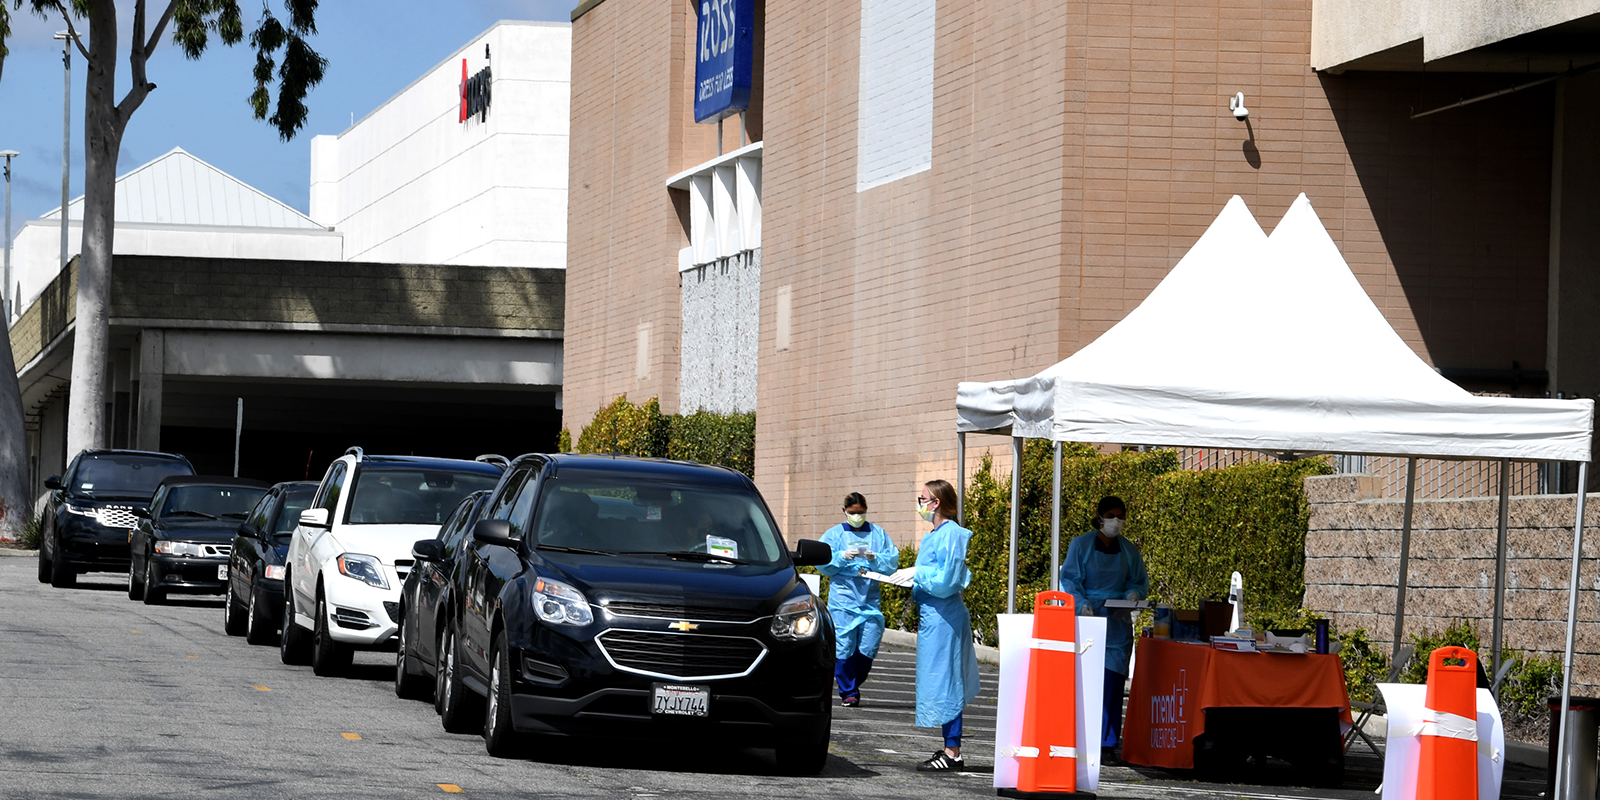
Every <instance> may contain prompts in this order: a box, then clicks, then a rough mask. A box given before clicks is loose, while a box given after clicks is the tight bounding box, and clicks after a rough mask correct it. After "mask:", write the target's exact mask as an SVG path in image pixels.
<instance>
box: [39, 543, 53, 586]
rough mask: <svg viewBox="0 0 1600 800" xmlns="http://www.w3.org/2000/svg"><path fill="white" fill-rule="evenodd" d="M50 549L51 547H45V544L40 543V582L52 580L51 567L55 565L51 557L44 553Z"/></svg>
mask: <svg viewBox="0 0 1600 800" xmlns="http://www.w3.org/2000/svg"><path fill="white" fill-rule="evenodd" d="M48 549H50V548H48V547H45V546H44V545H43V544H41V545H39V582H40V583H49V582H50V569H51V567H52V566H54V565H53V564H52V563H51V561H50V559H48V558H45V557H44V553H45V551H46V550H48Z"/></svg>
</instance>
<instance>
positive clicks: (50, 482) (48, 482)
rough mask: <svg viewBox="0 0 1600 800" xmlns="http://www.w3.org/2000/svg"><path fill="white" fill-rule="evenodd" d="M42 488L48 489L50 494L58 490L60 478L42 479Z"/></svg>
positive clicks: (58, 476) (57, 476)
mask: <svg viewBox="0 0 1600 800" xmlns="http://www.w3.org/2000/svg"><path fill="white" fill-rule="evenodd" d="M44 488H46V489H49V490H50V491H52V492H53V491H56V490H58V489H60V488H61V476H60V475H51V476H50V477H48V478H45V479H44Z"/></svg>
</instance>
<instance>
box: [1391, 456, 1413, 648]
mask: <svg viewBox="0 0 1600 800" xmlns="http://www.w3.org/2000/svg"><path fill="white" fill-rule="evenodd" d="M1416 499H1417V459H1416V458H1415V457H1413V458H1409V459H1406V513H1405V520H1404V521H1403V522H1401V523H1400V586H1399V591H1397V592H1396V593H1395V599H1394V649H1393V651H1392V652H1391V654H1390V656H1389V659H1390V661H1391V662H1393V660H1394V659H1395V658H1398V657H1399V656H1400V642H1401V638H1400V637H1401V636H1403V635H1404V634H1405V630H1406V573H1407V571H1409V570H1410V569H1411V511H1412V508H1413V507H1414V506H1415V505H1416Z"/></svg>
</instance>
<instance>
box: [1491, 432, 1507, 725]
mask: <svg viewBox="0 0 1600 800" xmlns="http://www.w3.org/2000/svg"><path fill="white" fill-rule="evenodd" d="M1510 516H1511V461H1510V460H1508V459H1503V458H1502V459H1500V531H1499V536H1498V537H1497V538H1496V540H1495V546H1494V639H1493V644H1491V645H1490V647H1489V654H1490V655H1489V665H1490V669H1489V675H1490V676H1491V678H1492V677H1493V676H1497V675H1499V674H1500V640H1501V639H1502V638H1503V637H1504V631H1505V619H1506V522H1507V520H1508V519H1509V517H1510ZM1499 697H1500V687H1499V686H1496V687H1495V698H1496V699H1499Z"/></svg>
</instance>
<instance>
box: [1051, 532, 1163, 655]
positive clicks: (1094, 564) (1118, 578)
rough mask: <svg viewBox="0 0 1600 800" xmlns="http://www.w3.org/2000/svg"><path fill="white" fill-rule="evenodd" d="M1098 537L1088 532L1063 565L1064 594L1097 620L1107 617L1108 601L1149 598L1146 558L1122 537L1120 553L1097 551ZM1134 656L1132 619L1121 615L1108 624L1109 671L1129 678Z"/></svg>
mask: <svg viewBox="0 0 1600 800" xmlns="http://www.w3.org/2000/svg"><path fill="white" fill-rule="evenodd" d="M1097 535H1098V534H1097V533H1096V532H1095V531H1089V532H1088V533H1085V534H1083V535H1081V536H1079V537H1078V538H1076V539H1073V540H1072V544H1069V545H1067V557H1066V558H1064V559H1062V561H1061V591H1063V592H1069V593H1071V594H1072V599H1073V602H1074V603H1076V604H1078V605H1079V606H1083V605H1088V606H1089V607H1090V608H1091V609H1093V610H1094V615H1095V616H1097V617H1106V616H1108V615H1107V614H1106V601H1107V600H1110V599H1113V598H1117V599H1121V598H1123V597H1127V596H1128V593H1129V592H1137V593H1138V594H1139V596H1140V597H1141V598H1143V597H1149V596H1150V573H1148V572H1146V571H1145V568H1144V557H1143V556H1141V555H1139V548H1138V547H1135V546H1134V544H1133V542H1130V541H1128V539H1127V537H1122V539H1121V541H1120V545H1121V547H1122V552H1121V553H1102V552H1100V551H1099V550H1096V549H1094V540H1095V537H1096V536H1097ZM1132 655H1133V619H1132V616H1131V615H1128V614H1120V615H1117V616H1115V617H1110V618H1108V619H1107V620H1106V669H1108V670H1111V671H1112V672H1115V673H1117V674H1119V675H1126V674H1128V659H1129V657H1130V656H1132Z"/></svg>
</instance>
